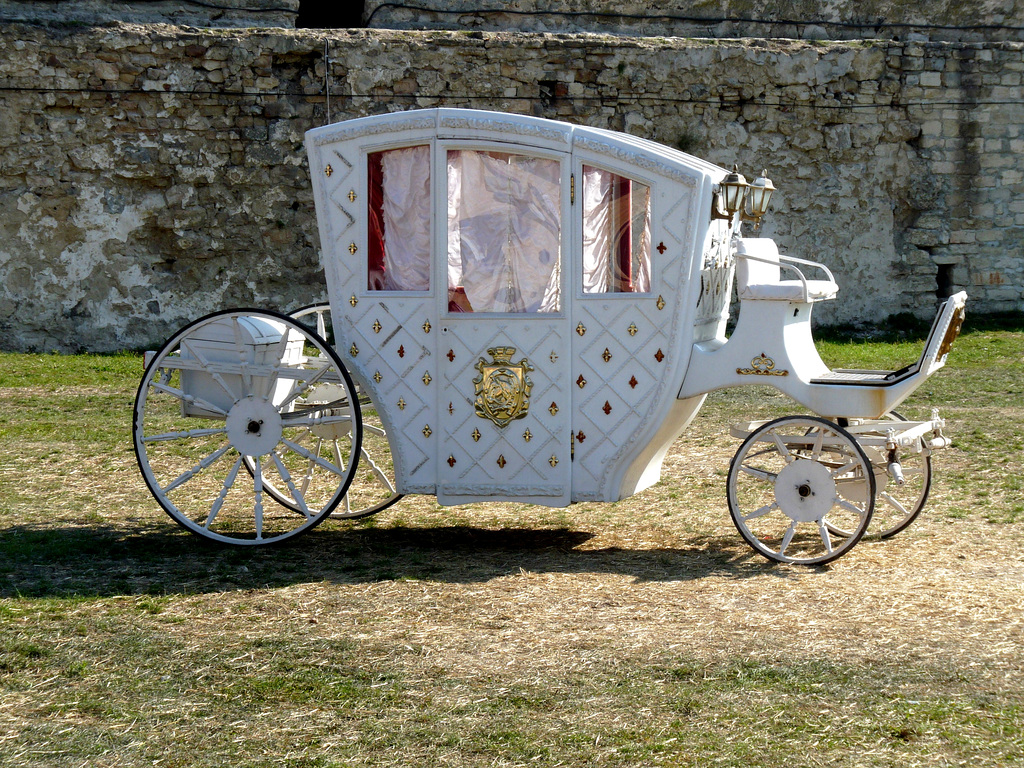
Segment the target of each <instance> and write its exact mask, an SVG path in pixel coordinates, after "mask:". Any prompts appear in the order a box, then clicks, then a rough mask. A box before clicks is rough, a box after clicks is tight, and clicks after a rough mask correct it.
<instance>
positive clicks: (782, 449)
mask: <svg viewBox="0 0 1024 768" xmlns="http://www.w3.org/2000/svg"><path fill="white" fill-rule="evenodd" d="M769 434H770V435H771V438H772V440H773V441H774V442H775V448H776V450H778V452H779V455H780V456H782V458H783V459H785V460H786V463H787V464H789V463H790V462H791V461H793V459H794V458H796V457H795V456H793V454H791V453H790V452H789V448H787V447H786V444H785V443H784V442H783V440H782V438H781V437H780V436H779V433H778V432H776V431H775V430H774V429H773V430H772V431H771V432H770V433H769Z"/></svg>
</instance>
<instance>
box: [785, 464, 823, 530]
mask: <svg viewBox="0 0 1024 768" xmlns="http://www.w3.org/2000/svg"><path fill="white" fill-rule="evenodd" d="M835 500H836V483H835V480H833V479H832V473H831V472H830V471H829V469H828V467H825V466H822V465H821V464H819V463H818V462H816V461H812V460H811V459H797V460H796V461H794V462H792V463H790V464H787V465H786V466H785V467H784V468H783V469H782V471H781V472H779V474H778V476H777V477H776V479H775V501H776V502H777V503H778V505H779V508H780V509H781V510H782V511H783V513H784V514H785V515H786V516H787V517H788V518H789V519H790V520H796V521H797V522H801V523H809V522H814V521H816V520H820V519H821V518H822V517H823V516H824V515H825V514H826V513H827V512H828V511H829V510H830V509H832V505H833V504H835Z"/></svg>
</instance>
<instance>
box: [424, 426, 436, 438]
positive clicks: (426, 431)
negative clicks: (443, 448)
mask: <svg viewBox="0 0 1024 768" xmlns="http://www.w3.org/2000/svg"><path fill="white" fill-rule="evenodd" d="M432 434H434V432H433V431H432V430H431V429H430V425H429V424H427V425H425V426H424V427H423V436H424V437H430V436H431V435H432Z"/></svg>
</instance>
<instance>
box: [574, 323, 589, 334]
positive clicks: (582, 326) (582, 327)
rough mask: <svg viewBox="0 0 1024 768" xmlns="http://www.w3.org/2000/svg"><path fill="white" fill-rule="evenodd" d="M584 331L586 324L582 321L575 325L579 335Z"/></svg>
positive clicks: (585, 330)
mask: <svg viewBox="0 0 1024 768" xmlns="http://www.w3.org/2000/svg"><path fill="white" fill-rule="evenodd" d="M586 332H587V326H585V325H584V324H583V323H582V322H581V323H580V324H579V325H577V326H576V333H578V334H579V335H580V336H582V335H584V334H585V333H586Z"/></svg>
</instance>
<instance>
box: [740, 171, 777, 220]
mask: <svg viewBox="0 0 1024 768" xmlns="http://www.w3.org/2000/svg"><path fill="white" fill-rule="evenodd" d="M774 191H775V185H774V184H772V180H771V179H769V178H768V172H767V171H761V175H760V176H758V177H757V178H756V179H754V182H753V184H751V185H750V190H749V193H748V195H747V201H748V202H749V204H750V215H751V216H753V217H754V218H755V219H760V218H761V217H762V216H764V215H765V214H766V213H767V212H768V204H769V203H770V202H771V199H772V192H774Z"/></svg>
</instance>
